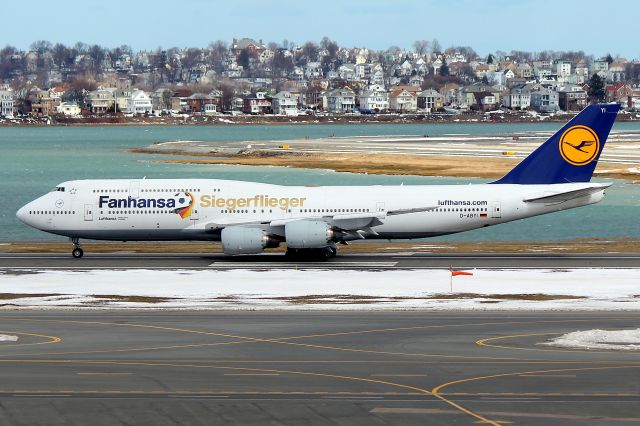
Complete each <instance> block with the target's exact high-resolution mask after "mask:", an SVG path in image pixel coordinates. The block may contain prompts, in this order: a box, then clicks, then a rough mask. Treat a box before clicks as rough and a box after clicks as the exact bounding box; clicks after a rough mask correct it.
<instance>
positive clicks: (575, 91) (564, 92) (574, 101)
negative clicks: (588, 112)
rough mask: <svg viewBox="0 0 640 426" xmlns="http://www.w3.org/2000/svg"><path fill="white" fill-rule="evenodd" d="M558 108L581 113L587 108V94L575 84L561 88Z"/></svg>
mask: <svg viewBox="0 0 640 426" xmlns="http://www.w3.org/2000/svg"><path fill="white" fill-rule="evenodd" d="M558 106H559V107H560V109H561V110H563V111H581V110H582V109H583V108H584V107H586V106H587V92H585V91H584V90H582V87H581V86H577V85H573V84H570V85H566V86H563V87H560V88H559V89H558Z"/></svg>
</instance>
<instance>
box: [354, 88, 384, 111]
mask: <svg viewBox="0 0 640 426" xmlns="http://www.w3.org/2000/svg"><path fill="white" fill-rule="evenodd" d="M388 109H389V92H387V91H386V90H385V88H384V87H383V86H382V85H379V84H374V85H371V86H369V87H368V88H367V89H366V90H363V91H362V92H361V93H360V111H366V112H369V111H372V112H380V111H386V110H388Z"/></svg>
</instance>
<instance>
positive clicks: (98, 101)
mask: <svg viewBox="0 0 640 426" xmlns="http://www.w3.org/2000/svg"><path fill="white" fill-rule="evenodd" d="M85 102H86V104H87V109H88V110H89V111H91V112H92V113H94V114H104V113H105V112H107V111H109V110H113V105H114V103H115V97H114V96H113V92H112V91H111V90H106V89H98V90H93V91H91V92H89V93H87V96H86V98H85Z"/></svg>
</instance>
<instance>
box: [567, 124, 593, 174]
mask: <svg viewBox="0 0 640 426" xmlns="http://www.w3.org/2000/svg"><path fill="white" fill-rule="evenodd" d="M559 148H560V154H562V158H564V160H565V161H566V162H567V163H569V164H573V165H574V166H586V165H587V164H589V163H591V162H592V161H593V160H595V158H596V157H597V156H598V152H600V139H598V135H597V134H596V132H594V131H593V129H591V128H589V127H587V126H572V127H570V128H568V129H567V130H566V131H565V132H564V133H563V134H562V136H561V137H560V146H559Z"/></svg>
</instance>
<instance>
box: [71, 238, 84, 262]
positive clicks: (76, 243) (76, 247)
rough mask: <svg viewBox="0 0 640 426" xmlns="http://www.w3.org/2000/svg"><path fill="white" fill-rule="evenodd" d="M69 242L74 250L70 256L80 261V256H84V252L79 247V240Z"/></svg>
mask: <svg viewBox="0 0 640 426" xmlns="http://www.w3.org/2000/svg"><path fill="white" fill-rule="evenodd" d="M71 242H72V243H73V246H74V249H73V251H72V252H71V255H72V256H73V257H74V258H76V259H80V258H81V257H82V256H84V250H82V248H81V247H80V238H76V237H74V238H71Z"/></svg>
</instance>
